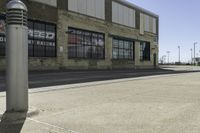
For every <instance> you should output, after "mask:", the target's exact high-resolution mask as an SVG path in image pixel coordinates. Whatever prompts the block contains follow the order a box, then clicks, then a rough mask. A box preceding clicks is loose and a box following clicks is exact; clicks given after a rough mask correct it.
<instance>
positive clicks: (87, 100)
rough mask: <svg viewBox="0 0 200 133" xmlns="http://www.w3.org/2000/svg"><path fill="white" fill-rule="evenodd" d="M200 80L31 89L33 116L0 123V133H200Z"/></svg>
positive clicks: (0, 102)
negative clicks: (18, 120)
mask: <svg viewBox="0 0 200 133" xmlns="http://www.w3.org/2000/svg"><path fill="white" fill-rule="evenodd" d="M199 80H200V72H193V73H178V74H165V75H152V76H144V77H135V78H125V79H116V80H107V81H97V82H90V83H78V84H68V85H60V86H51V87H44V88H36V89H31V90H29V91H30V92H29V98H30V100H29V103H30V107H31V108H34V109H35V111H36V113H35V114H34V115H32V116H30V117H27V119H26V120H25V121H20V122H14V123H4V122H3V121H2V122H0V133H4V132H6V131H8V133H17V132H19V131H21V132H22V133H199V131H200V82H199ZM0 107H1V108H0V114H2V113H3V112H4V111H5V93H4V92H1V93H0Z"/></svg>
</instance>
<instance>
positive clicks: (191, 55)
mask: <svg viewBox="0 0 200 133" xmlns="http://www.w3.org/2000/svg"><path fill="white" fill-rule="evenodd" d="M190 51H191V65H192V62H193V60H192V53H193V52H192V48H191V49H190Z"/></svg>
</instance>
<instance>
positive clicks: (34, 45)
mask: <svg viewBox="0 0 200 133" xmlns="http://www.w3.org/2000/svg"><path fill="white" fill-rule="evenodd" d="M28 28H29V29H28V53H29V57H56V25H55V24H50V23H46V22H40V21H34V20H29V21H28ZM5 31H6V30H5V16H3V15H0V56H5V44H6V43H5V42H6V36H5V34H6V32H5Z"/></svg>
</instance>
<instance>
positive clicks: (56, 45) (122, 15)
mask: <svg viewBox="0 0 200 133" xmlns="http://www.w3.org/2000/svg"><path fill="white" fill-rule="evenodd" d="M6 1H7V0H1V1H0V7H1V8H0V14H1V15H0V70H4V69H5V41H6V39H5V28H4V26H5V5H6ZM23 1H24V2H25V4H26V5H27V7H28V13H29V15H28V16H29V25H28V27H29V44H28V45H29V49H28V52H29V69H30V70H44V69H45V70H47V69H118V68H120V69H123V68H124V69H125V68H130V69H136V68H154V67H157V66H158V49H159V48H158V47H159V45H158V38H159V37H158V34H159V26H158V25H159V17H158V15H156V14H154V13H152V12H150V11H147V10H145V9H143V8H140V7H138V6H136V5H134V4H131V3H129V2H125V1H123V0H23Z"/></svg>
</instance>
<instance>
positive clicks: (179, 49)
mask: <svg viewBox="0 0 200 133" xmlns="http://www.w3.org/2000/svg"><path fill="white" fill-rule="evenodd" d="M178 62H179V63H181V47H180V46H178Z"/></svg>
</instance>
